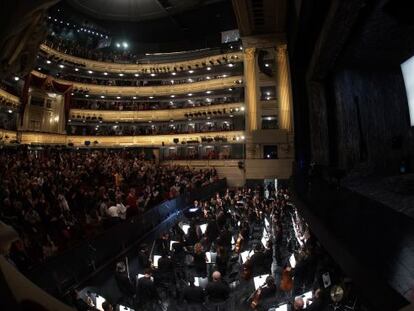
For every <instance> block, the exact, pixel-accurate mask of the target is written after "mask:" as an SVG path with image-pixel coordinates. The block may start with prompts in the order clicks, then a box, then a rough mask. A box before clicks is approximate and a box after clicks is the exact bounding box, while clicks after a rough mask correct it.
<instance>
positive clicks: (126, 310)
mask: <svg viewBox="0 0 414 311" xmlns="http://www.w3.org/2000/svg"><path fill="white" fill-rule="evenodd" d="M118 311H134V309H131V308H128V307H127V306H123V305H119V306H118Z"/></svg>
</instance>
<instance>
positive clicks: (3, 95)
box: [0, 89, 20, 108]
mask: <svg viewBox="0 0 414 311" xmlns="http://www.w3.org/2000/svg"><path fill="white" fill-rule="evenodd" d="M0 99H1V101H6V102H8V103H11V104H12V106H13V107H14V108H17V107H18V106H20V98H18V97H17V96H14V95H12V94H10V93H9V92H6V91H5V90H3V89H0Z"/></svg>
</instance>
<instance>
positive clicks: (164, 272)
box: [158, 251, 174, 279]
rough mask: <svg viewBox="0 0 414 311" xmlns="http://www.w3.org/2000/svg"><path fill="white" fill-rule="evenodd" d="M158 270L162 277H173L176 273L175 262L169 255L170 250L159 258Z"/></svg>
mask: <svg viewBox="0 0 414 311" xmlns="http://www.w3.org/2000/svg"><path fill="white" fill-rule="evenodd" d="M158 272H159V275H160V277H161V278H162V279H165V278H168V279H171V278H172V275H173V273H174V262H173V261H172V260H171V258H170V257H168V252H167V251H164V252H163V253H162V255H161V258H160V259H158Z"/></svg>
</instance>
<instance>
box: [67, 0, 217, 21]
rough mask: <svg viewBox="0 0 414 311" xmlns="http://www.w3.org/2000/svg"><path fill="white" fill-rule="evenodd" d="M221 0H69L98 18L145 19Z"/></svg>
mask: <svg viewBox="0 0 414 311" xmlns="http://www.w3.org/2000/svg"><path fill="white" fill-rule="evenodd" d="M220 1H221V0H210V1H197V0H68V2H69V3H70V4H71V5H73V6H74V7H76V8H77V9H79V10H80V11H82V12H84V13H86V14H88V15H91V16H93V17H96V18H98V19H107V20H118V21H144V20H151V19H157V18H162V17H166V16H168V15H170V14H175V13H178V12H183V11H186V10H189V9H192V8H194V7H196V6H198V5H200V4H203V5H206V4H209V3H212V2H220Z"/></svg>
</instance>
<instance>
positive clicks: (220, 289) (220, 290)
mask: <svg viewBox="0 0 414 311" xmlns="http://www.w3.org/2000/svg"><path fill="white" fill-rule="evenodd" d="M212 278H213V281H212V282H208V284H207V287H206V292H207V296H208V299H209V301H210V302H221V301H225V300H226V299H227V298H229V295H230V287H229V286H228V285H227V284H226V283H224V282H223V281H222V279H221V273H220V272H218V271H214V272H213V275H212Z"/></svg>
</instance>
